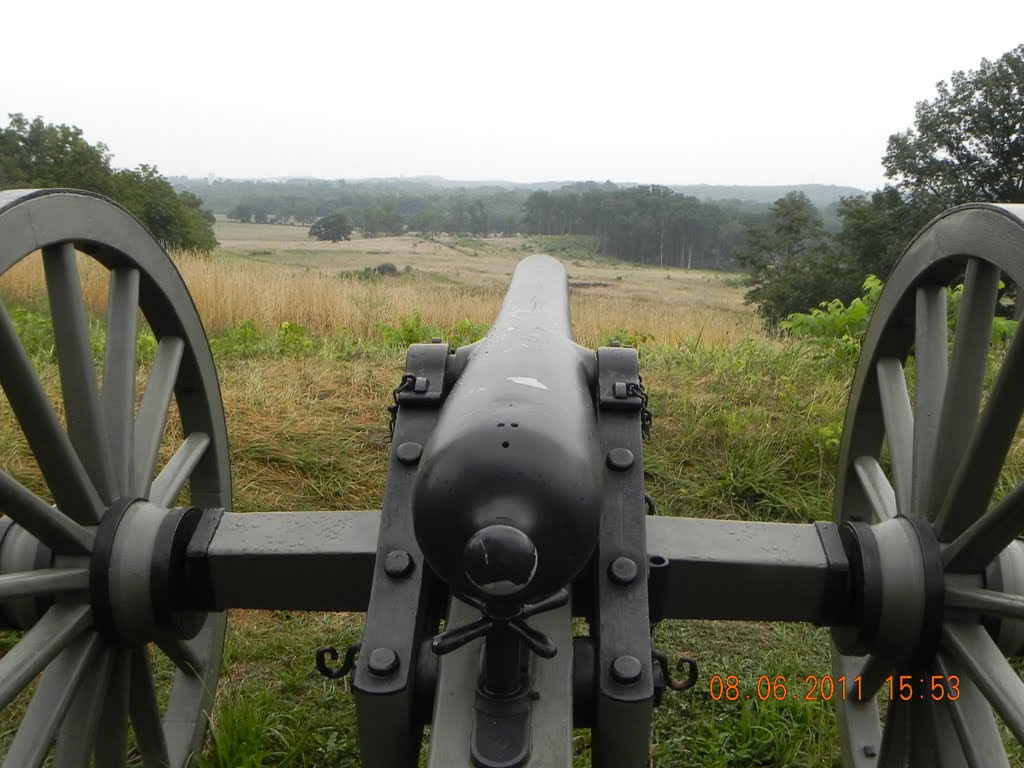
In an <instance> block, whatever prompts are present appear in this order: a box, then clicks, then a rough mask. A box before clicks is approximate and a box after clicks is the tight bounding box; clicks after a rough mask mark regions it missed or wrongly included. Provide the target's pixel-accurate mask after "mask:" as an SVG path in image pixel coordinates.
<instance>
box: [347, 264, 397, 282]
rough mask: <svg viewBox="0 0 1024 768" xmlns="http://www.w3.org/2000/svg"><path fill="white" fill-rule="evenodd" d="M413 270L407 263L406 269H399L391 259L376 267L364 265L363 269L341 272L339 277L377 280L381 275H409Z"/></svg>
mask: <svg viewBox="0 0 1024 768" xmlns="http://www.w3.org/2000/svg"><path fill="white" fill-rule="evenodd" d="M410 272H412V267H410V266H409V265H408V264H406V266H405V269H404V270H399V269H398V267H396V266H395V265H394V264H392V263H391V262H390V261H385V262H382V263H381V264H378V265H377V266H375V267H364V268H363V269H357V270H349V271H347V272H339V273H338V277H339V278H350V277H354V278H355V279H357V280H376V279H377V278H380V277H398V276H399V275H407V274H409V273H410Z"/></svg>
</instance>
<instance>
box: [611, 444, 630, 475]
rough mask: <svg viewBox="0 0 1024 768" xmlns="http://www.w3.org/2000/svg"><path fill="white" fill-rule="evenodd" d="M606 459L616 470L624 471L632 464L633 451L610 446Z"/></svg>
mask: <svg viewBox="0 0 1024 768" xmlns="http://www.w3.org/2000/svg"><path fill="white" fill-rule="evenodd" d="M606 461H607V463H608V466H609V467H611V468H612V469H614V470H615V471H616V472H625V471H626V470H627V469H629V468H630V467H632V466H633V452H632V451H631V450H629V449H628V448H612V449H611V450H610V451H608V457H607V459H606Z"/></svg>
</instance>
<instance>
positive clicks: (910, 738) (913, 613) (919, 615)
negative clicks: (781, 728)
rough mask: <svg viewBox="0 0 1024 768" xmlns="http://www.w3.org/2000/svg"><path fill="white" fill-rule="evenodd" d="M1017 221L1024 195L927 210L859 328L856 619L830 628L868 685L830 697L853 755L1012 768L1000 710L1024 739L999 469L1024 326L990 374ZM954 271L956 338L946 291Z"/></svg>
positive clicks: (1021, 494) (852, 493) (1017, 624)
mask: <svg viewBox="0 0 1024 768" xmlns="http://www.w3.org/2000/svg"><path fill="white" fill-rule="evenodd" d="M1022 219H1024V206H994V205H980V204H979V205H969V206H961V207H959V208H955V209H953V210H951V211H949V212H947V213H945V214H943V215H942V216H940V217H938V218H937V219H935V220H934V221H932V222H931V223H930V224H929V225H928V226H927V227H925V228H924V229H923V230H922V231H921V233H920V234H919V235H918V236H917V237H916V238H915V239H914V241H913V242H912V243H911V244H910V246H909V247H908V248H907V250H906V251H905V252H904V254H903V256H902V257H901V259H900V261H899V262H898V263H897V265H896V267H895V268H894V270H893V272H892V274H891V276H890V277H889V280H888V282H887V284H886V286H885V289H884V291H883V293H882V295H881V297H880V299H879V302H878V305H877V306H876V308H875V310H874V314H873V316H872V320H871V324H870V327H869V328H868V331H867V334H866V338H865V340H864V344H863V348H862V352H861V358H860V361H859V363H858V368H857V372H856V374H855V377H854V382H853V386H852V389H851V395H850V403H849V407H848V410H847V415H846V425H845V428H844V433H843V443H842V447H841V449H840V460H839V473H838V477H837V489H836V504H835V510H834V519H835V521H836V523H837V524H840V525H841V526H842V528H841V531H842V533H843V535H844V541H845V543H846V544H847V550H848V553H852V554H851V574H852V575H853V581H854V583H855V585H856V587H855V595H854V600H853V602H854V612H855V613H856V614H857V618H856V622H857V624H856V626H853V627H844V628H836V629H834V630H833V647H832V665H833V672H834V674H835V675H836V677H837V678H838V677H839V676H846V679H847V681H850V682H848V685H849V686H850V690H851V691H852V690H854V686H853V684H852V681H853V680H854V678H856V677H857V676H860V679H861V682H862V685H863V688H862V693H863V694H864V695H863V698H862V699H861V700H857V699H856V697H855V696H854V695H850V696H849V697H848V698H847V699H846V700H845V701H841V702H838V703H837V707H838V711H837V714H838V724H839V731H840V738H841V742H842V749H843V756H844V759H845V764H846V765H848V766H851V767H855V768H867V766H871V767H872V768H874V767H876V766H884V767H886V768H891V767H893V766H908V765H909V766H911V767H912V768H924V766H932V765H940V766H971V768H974V767H975V766H977V767H978V768H981V767H982V766H1009V761H1008V757H1007V755H1006V751H1005V749H1004V746H1003V742H1002V737H1001V735H1000V730H999V725H998V723H997V721H996V719H995V717H994V716H993V710H995V712H997V713H998V715H999V718H1000V719H1001V720H1002V722H1003V723H1004V724H1005V726H1006V727H1007V728H1008V729H1009V730H1010V731H1011V732H1012V733H1013V734H1014V736H1016V738H1017V740H1018V741H1020V742H1022V743H1024V682H1022V681H1021V678H1020V676H1019V675H1018V674H1017V673H1016V672H1015V671H1014V669H1013V667H1011V666H1010V664H1009V663H1008V662H1007V660H1006V655H1007V654H1016V653H1019V652H1020V650H1021V647H1022V643H1021V635H1022V627H1024V624H1021V620H1022V619H1024V597H1022V595H1024V546H1022V545H1021V544H1019V543H1016V541H1015V540H1016V537H1017V535H1018V534H1019V533H1020V532H1021V530H1022V529H1024V514H1022V513H1021V511H1024V504H1022V503H1021V500H1022V499H1024V482H1021V480H1022V479H1024V478H1022V477H1021V476H1019V475H1020V473H1019V471H1013V472H1011V471H1010V469H1007V470H1006V471H1004V465H1005V464H1006V463H1007V460H1008V458H1011V456H1010V453H1011V447H1012V443H1013V441H1014V438H1015V435H1016V433H1017V429H1018V425H1019V424H1020V420H1021V415H1022V413H1024V332H1021V331H1020V330H1018V331H1017V332H1016V334H1015V335H1014V337H1013V339H1012V341H1010V342H1009V343H1008V344H1007V345H1006V346H1005V347H1004V348H1003V350H1004V352H1003V354H1002V358H1001V360H998V368H997V370H998V373H997V374H996V375H995V376H994V377H989V380H988V381H986V368H987V366H988V367H989V368H992V366H991V365H990V362H989V355H990V337H991V333H992V321H993V317H994V316H995V314H996V306H997V294H998V291H999V284H1000V280H1004V281H1005V282H1006V283H1012V284H1014V285H1016V286H1017V287H1018V302H1024V296H1021V294H1020V292H1019V291H1020V289H1021V288H1024V222H1022ZM961 276H962V278H961ZM961 281H962V283H963V289H962V293H961V294H960V295H959V302H960V304H959V308H958V310H957V312H956V314H955V317H956V330H955V333H953V334H949V332H948V327H947V288H948V287H950V286H952V285H953V284H955V283H959V282H961ZM1018 306H1021V304H1020V303H1018ZM993 354H994V353H993ZM911 360H912V361H913V362H912V364H911V362H910V361H911ZM911 368H912V369H913V371H914V375H913V376H912V377H911V379H910V381H911V386H909V387H908V377H907V375H906V372H907V371H909V370H911ZM883 465H884V466H885V467H886V468H885V469H883ZM1008 474H1013V475H1016V477H1015V478H1014V479H1013V481H1012V482H1013V483H1014V484H1015V485H1014V489H1013V490H1012V491H1010V492H1009V493H1008V494H1006V495H1005V496H1004V497H1003V498H1002V499H1001V500H999V497H1000V496H1002V494H1001V493H995V494H994V492H995V491H996V488H997V485H998V484H999V482H1000V481H1001V480H1002V481H1003V482H1004V483H1005V482H1006V480H1007V479H1008ZM993 495H995V498H996V499H997V503H995V504H994V505H992V499H993ZM1018 508H1019V509H1020V510H1021V511H1018ZM994 638H995V639H994ZM997 641H998V642H997ZM889 676H892V678H891V680H892V681H893V685H892V687H890V684H889V683H888V682H887V679H888V678H889ZM903 676H905V677H906V679H907V684H908V686H909V687H908V688H906V689H904V690H902V691H901V690H900V684H901V683H902V682H903V679H904V678H903ZM952 676H956V678H957V680H958V682H959V685H957V686H954V685H953V681H952ZM934 686H937V687H934ZM905 694H907V695H908V698H907V699H906V700H904V699H903V695H905ZM954 695H956V696H957V698H956V699H955V700H951V699H952V698H953V697H954ZM890 698H891V699H892V700H891V701H890V700H889V699H890ZM880 702H884V703H883V705H882V706H881V707H880V706H879V703H880ZM880 713H881V714H880Z"/></svg>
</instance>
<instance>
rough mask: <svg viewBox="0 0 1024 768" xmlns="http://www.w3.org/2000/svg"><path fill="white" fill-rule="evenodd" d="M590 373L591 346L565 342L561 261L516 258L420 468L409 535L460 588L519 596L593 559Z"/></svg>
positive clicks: (595, 483)
mask: <svg viewBox="0 0 1024 768" xmlns="http://www.w3.org/2000/svg"><path fill="white" fill-rule="evenodd" d="M593 375H594V353H593V352H592V351H590V350H587V349H584V348H583V347H580V346H578V345H577V344H575V343H574V342H573V340H572V329H571V326H570V322H569V298H568V285H567V279H566V274H565V270H564V269H563V268H562V265H561V264H560V263H559V262H558V261H556V260H555V259H553V258H551V257H549V256H530V257H529V258H527V259H524V260H523V261H522V262H521V263H520V264H519V266H518V267H516V270H515V273H514V274H513V276H512V282H511V284H510V286H509V289H508V292H507V294H506V295H505V300H504V303H503V304H502V307H501V311H500V312H499V313H498V318H497V320H496V321H495V322H494V325H493V326H492V327H491V329H490V331H489V332H488V334H487V336H486V337H485V338H484V339H483V340H482V341H481V342H480V343H479V344H478V345H477V347H476V349H475V350H474V352H473V354H472V356H471V357H470V359H469V360H468V362H467V363H466V366H465V368H464V370H463V371H462V374H461V375H460V377H459V379H458V381H457V382H456V383H455V385H454V387H453V388H452V391H451V394H450V395H449V396H448V399H447V400H446V401H445V404H444V406H443V407H442V409H441V415H440V418H439V420H438V422H437V425H436V427H435V428H434V432H433V435H432V436H431V438H430V440H429V441H428V443H427V445H426V446H425V447H424V451H423V457H422V459H421V460H420V465H419V472H418V474H417V478H416V484H415V488H414V495H413V519H414V524H415V531H416V538H417V540H418V541H419V544H420V547H421V548H422V550H423V553H424V556H425V557H426V559H427V562H428V563H429V564H430V566H431V568H433V570H434V571H435V572H436V573H437V574H438V575H439V576H440V577H441V578H442V579H444V580H445V581H446V582H447V583H448V584H449V585H450V586H451V588H452V590H453V591H454V592H455V593H456V594H467V595H472V596H476V597H479V598H481V599H484V600H493V599H505V598H507V599H509V600H512V601H515V602H522V601H524V600H526V599H528V598H532V597H537V596H540V595H545V594H548V593H550V592H552V591H554V590H556V589H558V588H559V587H565V586H567V585H568V584H569V583H570V582H571V580H572V579H573V577H574V576H575V575H576V574H577V573H578V572H579V571H580V570H581V569H582V568H583V566H584V565H585V564H586V562H587V560H588V559H589V558H590V555H591V553H592V552H593V550H594V547H595V545H596V543H597V533H598V522H599V516H600V510H601V498H602V491H603V464H602V462H601V457H600V446H599V442H598V435H597V423H596V415H595V410H594V402H593V396H592V389H593V387H592V380H593Z"/></svg>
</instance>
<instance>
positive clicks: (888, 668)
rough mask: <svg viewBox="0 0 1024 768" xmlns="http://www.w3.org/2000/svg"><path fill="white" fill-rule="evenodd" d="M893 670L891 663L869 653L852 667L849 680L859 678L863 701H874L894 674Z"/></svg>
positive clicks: (858, 659) (858, 658)
mask: <svg viewBox="0 0 1024 768" xmlns="http://www.w3.org/2000/svg"><path fill="white" fill-rule="evenodd" d="M892 668H893V664H892V662H891V661H888V660H887V659H885V658H883V657H881V656H877V655H875V654H871V653H869V654H868V655H867V656H860V657H857V662H856V663H855V664H853V665H851V673H850V677H848V678H847V679H848V680H852V679H854V678H856V677H859V678H860V692H861V693H860V697H861V700H866V699H872V698H874V696H875V694H876V693H878V689H879V688H881V687H882V684H883V683H885V680H886V678H887V677H889V675H891V674H892Z"/></svg>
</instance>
